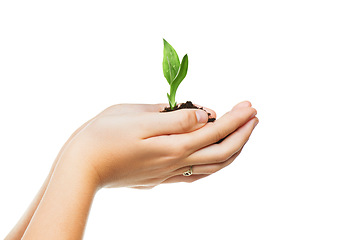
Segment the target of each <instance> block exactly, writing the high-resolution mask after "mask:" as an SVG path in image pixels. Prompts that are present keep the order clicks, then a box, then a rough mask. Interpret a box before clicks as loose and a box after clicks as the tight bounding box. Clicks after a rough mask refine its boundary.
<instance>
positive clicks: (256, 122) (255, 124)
mask: <svg viewBox="0 0 338 240" xmlns="http://www.w3.org/2000/svg"><path fill="white" fill-rule="evenodd" d="M258 123H259V121H258V119H257V120H256V121H255V123H254V127H256V126H257V124H258Z"/></svg>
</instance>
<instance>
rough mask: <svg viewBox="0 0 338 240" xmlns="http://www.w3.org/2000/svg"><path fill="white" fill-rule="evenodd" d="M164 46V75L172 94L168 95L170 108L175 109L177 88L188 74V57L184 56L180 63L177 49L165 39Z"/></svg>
mask: <svg viewBox="0 0 338 240" xmlns="http://www.w3.org/2000/svg"><path fill="white" fill-rule="evenodd" d="M163 44H164V47H163V63H162V64H163V74H164V77H165V78H166V79H167V81H168V83H169V85H170V93H167V97H168V100H169V104H170V108H171V109H174V107H175V106H176V101H175V96H176V91H177V88H178V86H179V85H180V83H181V82H182V81H183V79H184V78H185V76H186V75H187V72H188V55H187V54H186V55H184V57H183V58H182V62H181V63H180V59H179V58H178V55H177V53H176V51H175V49H174V48H173V47H172V46H171V45H170V44H169V43H168V42H167V41H166V40H165V39H163Z"/></svg>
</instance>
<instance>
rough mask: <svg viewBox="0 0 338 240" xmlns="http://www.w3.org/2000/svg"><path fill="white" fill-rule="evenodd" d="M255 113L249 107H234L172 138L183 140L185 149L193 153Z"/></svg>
mask: <svg viewBox="0 0 338 240" xmlns="http://www.w3.org/2000/svg"><path fill="white" fill-rule="evenodd" d="M256 114H257V111H256V110H255V109H254V108H251V107H243V108H239V109H235V110H233V111H230V112H228V113H226V114H225V115H223V116H222V117H221V118H219V119H218V120H216V121H215V122H214V123H209V124H207V125H206V126H205V127H203V128H201V129H199V130H197V131H194V132H191V133H188V134H184V135H174V136H173V138H178V139H177V142H182V141H183V142H185V143H186V145H187V148H189V149H187V150H189V151H190V153H193V152H195V151H196V150H198V149H201V148H203V147H205V146H209V145H211V144H213V143H216V142H217V141H219V140H220V139H222V138H225V137H226V136H228V135H229V134H231V133H232V132H234V131H235V130H236V129H238V128H239V127H241V126H243V125H244V124H245V123H247V122H248V121H249V120H250V119H252V118H253V117H255V115H256Z"/></svg>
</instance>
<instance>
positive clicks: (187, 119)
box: [140, 109, 208, 138]
mask: <svg viewBox="0 0 338 240" xmlns="http://www.w3.org/2000/svg"><path fill="white" fill-rule="evenodd" d="M207 121H208V114H207V113H206V112H205V111H203V110H200V109H182V110H178V111H172V112H165V113H149V114H146V115H145V118H144V119H143V120H142V123H140V124H142V129H144V130H145V132H146V135H147V137H148V138H149V137H154V136H160V135H168V134H180V133H188V132H192V131H195V130H197V129H199V128H201V127H203V126H204V125H205V124H206V123H207ZM147 137H146V138H147Z"/></svg>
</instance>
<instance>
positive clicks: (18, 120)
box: [0, 0, 338, 240]
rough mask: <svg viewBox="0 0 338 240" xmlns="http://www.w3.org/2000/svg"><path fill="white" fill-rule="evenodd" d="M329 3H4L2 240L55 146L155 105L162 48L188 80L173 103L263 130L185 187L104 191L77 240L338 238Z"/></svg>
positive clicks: (0, 52)
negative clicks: (103, 117) (184, 64)
mask: <svg viewBox="0 0 338 240" xmlns="http://www.w3.org/2000/svg"><path fill="white" fill-rule="evenodd" d="M337 12H338V4H337V1H325V0H321V1H311V0H306V1H299V0H284V1H262V0H259V1H197V0H195V1H72V0H71V1H69V0H67V1H1V2H0V81H1V85H0V114H1V118H0V184H1V197H0V203H1V204H0V238H3V237H4V236H5V235H6V233H7V232H8V231H9V230H10V229H11V227H12V226H13V225H14V224H15V222H16V221H17V220H18V219H19V217H20V216H21V214H22V213H23V212H24V210H25V209H26V207H27V206H28V204H29V203H30V201H31V199H32V198H33V197H34V195H35V194H36V192H37V191H38V189H39V187H40V185H41V184H42V182H43V180H44V178H45V177H46V175H47V174H48V172H49V168H50V166H51V164H52V162H53V160H54V158H55V157H56V155H57V153H58V151H59V150H60V148H61V147H62V145H63V143H64V142H65V141H66V140H67V139H68V137H69V136H70V135H71V133H72V132H73V131H75V130H76V129H77V128H78V127H79V126H80V125H81V124H82V123H84V122H85V121H87V120H88V119H89V118H91V117H93V116H94V115H96V114H97V113H98V112H100V111H102V110H103V109H104V108H106V107H108V106H110V105H113V104H117V103H159V102H166V101H167V99H166V92H167V91H168V90H169V86H168V84H167V82H166V80H165V78H164V77H163V73H162V53H163V52H162V51H163V50H162V47H163V45H162V44H163V42H162V38H165V39H166V40H167V41H168V42H169V43H171V44H172V45H173V46H174V48H175V49H176V51H177V52H178V54H179V56H180V57H181V58H182V56H183V55H184V54H185V53H188V55H189V71H188V75H187V77H186V79H185V80H184V81H183V83H182V85H181V86H180V88H179V90H178V92H177V101H179V102H183V101H186V100H192V101H193V102H195V103H198V104H200V105H204V106H207V107H209V108H212V109H214V110H215V111H216V112H217V114H218V116H221V115H222V114H224V113H225V112H227V111H228V110H229V109H231V107H232V106H233V105H235V104H236V103H238V102H240V101H242V100H250V101H251V102H252V104H253V106H254V107H255V108H256V109H257V110H258V117H259V119H260V123H259V125H258V126H257V128H256V129H255V131H254V133H253V135H252V137H251V138H250V141H249V142H248V144H247V145H246V147H245V149H244V150H243V152H242V154H241V155H240V156H239V157H238V158H237V160H236V161H235V162H234V163H233V164H232V165H230V166H229V167H227V168H226V169H223V170H222V171H220V172H218V173H216V174H214V175H213V176H210V177H208V178H206V179H203V180H200V181H197V182H195V183H192V184H184V183H182V184H170V185H164V186H159V187H157V188H154V189H153V190H150V191H140V190H131V189H105V190H102V191H100V192H99V193H98V195H97V196H96V198H95V201H94V203H93V206H92V210H91V213H90V217H89V221H88V224H87V229H86V233H85V239H232V240H236V239H260V240H263V239H326V240H328V239H338V229H337V226H338V206H337V202H338V197H337V185H338V184H337V183H338V174H337V172H338V168H337V167H338V163H337V162H338V153H337V135H338V127H337V122H338V117H337V104H338V97H337V89H338V88H337V84H336V83H337V80H338V68H337V66H338V65H337V64H338V14H337Z"/></svg>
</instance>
